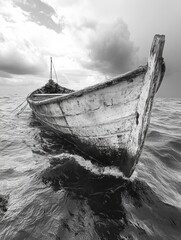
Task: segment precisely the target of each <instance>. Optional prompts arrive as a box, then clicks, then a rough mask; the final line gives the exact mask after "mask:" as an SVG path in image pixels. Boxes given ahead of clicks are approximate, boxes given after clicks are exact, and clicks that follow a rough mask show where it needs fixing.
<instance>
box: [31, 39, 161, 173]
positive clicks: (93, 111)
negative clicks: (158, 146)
mask: <svg viewBox="0 0 181 240" xmlns="http://www.w3.org/2000/svg"><path fill="white" fill-rule="evenodd" d="M164 41H165V38H164V36H163V35H156V36H155V37H154V40H153V44H152V47H151V50H150V55H149V58H148V64H147V66H144V67H140V68H138V69H136V70H134V71H131V72H129V73H126V74H124V75H121V76H119V77H116V78H114V79H112V80H110V81H107V82H105V83H100V84H96V85H94V86H91V87H88V88H85V89H82V90H79V91H76V92H73V93H70V94H65V95H62V94H61V95H58V96H56V95H51V96H50V95H49V94H48V95H47V96H45V94H42V95H41V94H36V92H35V94H34V93H32V94H31V95H30V96H29V97H28V98H27V101H28V102H29V104H30V107H31V108H32V110H33V111H34V113H35V115H36V116H37V118H38V119H39V120H40V121H41V122H42V123H43V124H45V125H46V126H48V127H49V128H50V129H52V130H53V131H54V132H56V133H58V134H59V135H61V136H63V137H65V138H66V139H68V140H69V141H71V142H74V143H75V144H76V145H77V146H78V147H79V148H80V149H82V150H83V151H84V152H86V153H87V154H89V155H91V156H92V157H93V158H96V159H98V160H101V161H102V162H103V163H105V164H107V165H116V166H118V167H119V168H120V170H121V171H122V172H123V173H124V174H125V175H126V176H127V177H129V176H130V175H131V174H132V172H133V171H134V168H135V166H136V163H137V162H138V159H139V156H140V154H141V150H142V147H143V143H144V140H145V136H146V132H147V129H148V125H149V121H150V114H151V108H152V104H153V99H154V96H155V93H156V91H157V90H158V88H159V86H160V84H161V81H162V78H163V76H164V70H165V69H164V67H163V64H164V62H163V58H162V52H163V46H164ZM42 97H43V98H44V99H42Z"/></svg>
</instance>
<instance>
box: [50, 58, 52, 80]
mask: <svg viewBox="0 0 181 240" xmlns="http://www.w3.org/2000/svg"><path fill="white" fill-rule="evenodd" d="M50 80H52V57H50Z"/></svg>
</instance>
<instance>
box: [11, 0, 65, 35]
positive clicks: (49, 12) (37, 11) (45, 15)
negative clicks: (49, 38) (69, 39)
mask: <svg viewBox="0 0 181 240" xmlns="http://www.w3.org/2000/svg"><path fill="white" fill-rule="evenodd" d="M14 4H15V5H16V6H18V7H20V8H21V9H22V10H23V11H25V12H27V13H28V15H29V19H30V20H31V21H33V22H35V23H37V24H39V25H43V26H45V27H47V28H49V29H52V30H54V31H55V32H57V33H60V32H61V31H62V29H63V18H62V19H61V21H58V23H56V22H55V21H53V19H52V17H55V18H57V14H56V12H55V10H54V9H53V8H52V7H51V6H50V5H48V4H46V3H44V2H42V1H41V0H36V1H34V0H24V1H21V0H15V1H14Z"/></svg>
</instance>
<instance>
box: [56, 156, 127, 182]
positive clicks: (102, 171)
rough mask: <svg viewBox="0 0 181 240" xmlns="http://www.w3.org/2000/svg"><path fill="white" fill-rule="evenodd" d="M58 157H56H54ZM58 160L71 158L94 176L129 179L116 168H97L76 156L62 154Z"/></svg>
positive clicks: (88, 161)
mask: <svg viewBox="0 0 181 240" xmlns="http://www.w3.org/2000/svg"><path fill="white" fill-rule="evenodd" d="M56 157H58V156H56ZM59 157H60V158H73V159H75V161H76V162H77V163H78V164H79V165H80V166H82V167H84V168H85V169H86V170H89V171H90V172H92V173H94V174H96V175H107V176H114V177H116V178H120V177H121V178H124V179H129V178H127V177H125V176H124V174H123V173H122V172H121V171H120V170H119V169H118V168H117V167H113V166H112V167H111V166H107V167H103V166H98V165H96V164H93V163H92V162H91V161H90V160H88V159H84V158H83V157H81V156H78V155H72V154H68V153H62V154H60V155H59Z"/></svg>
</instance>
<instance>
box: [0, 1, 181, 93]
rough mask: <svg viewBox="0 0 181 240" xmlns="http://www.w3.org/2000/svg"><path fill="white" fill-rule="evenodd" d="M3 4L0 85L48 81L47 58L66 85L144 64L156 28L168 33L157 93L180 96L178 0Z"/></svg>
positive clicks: (35, 84) (37, 84)
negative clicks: (164, 71) (160, 80)
mask: <svg viewBox="0 0 181 240" xmlns="http://www.w3.org/2000/svg"><path fill="white" fill-rule="evenodd" d="M0 6H1V7H0V25H1V29H0V84H1V87H2V88H3V86H4V88H6V89H7V87H8V86H9V87H10V86H11V87H12V89H13V87H16V88H17V87H19V88H20V87H21V88H22V89H23V86H26V88H27V89H28V86H29V89H30V91H31V90H33V88H34V89H36V88H37V87H40V86H41V85H43V84H45V83H46V81H47V80H48V77H49V58H50V56H52V57H53V61H54V65H55V68H56V71H57V75H58V78H59V83H60V84H62V85H63V86H65V87H69V88H74V89H80V88H83V87H86V86H89V85H92V84H94V83H97V82H100V81H104V80H105V79H107V78H109V77H112V76H114V75H118V74H121V73H124V72H125V71H128V70H132V69H134V68H136V67H137V66H139V65H144V64H146V61H147V57H148V52H149V50H150V46H151V42H152V39H153V36H154V35H155V34H157V33H158V34H165V35H166V44H165V49H164V58H165V62H166V67H167V72H166V76H165V79H164V81H163V83H162V86H161V88H160V90H159V94H158V96H170V97H174V96H175V97H179V96H180V92H181V80H180V76H181V50H180V49H181V48H180V42H181V28H180V22H181V15H180V7H181V3H180V1H179V0H175V1H171V0H166V1H165V0H158V1H156V2H155V1H151V0H135V1H132V0H120V1H117V0H96V1H91V0H81V1H80V0H61V1H59V0H52V1H48V0H6V1H3V0H0ZM2 88H1V89H2Z"/></svg>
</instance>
